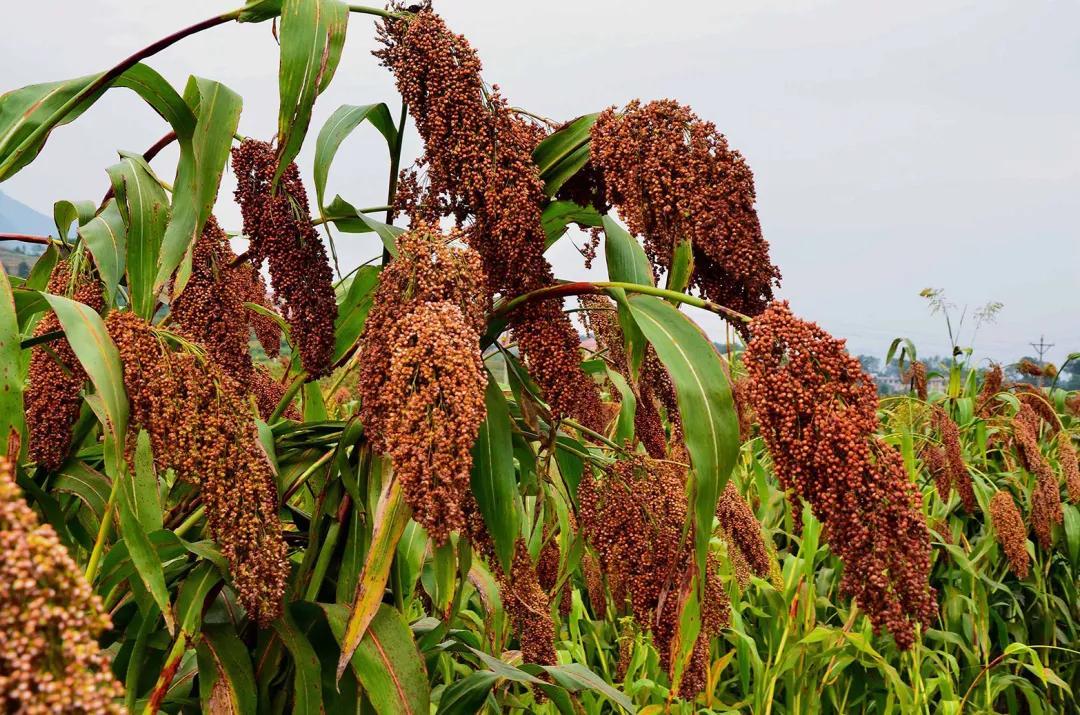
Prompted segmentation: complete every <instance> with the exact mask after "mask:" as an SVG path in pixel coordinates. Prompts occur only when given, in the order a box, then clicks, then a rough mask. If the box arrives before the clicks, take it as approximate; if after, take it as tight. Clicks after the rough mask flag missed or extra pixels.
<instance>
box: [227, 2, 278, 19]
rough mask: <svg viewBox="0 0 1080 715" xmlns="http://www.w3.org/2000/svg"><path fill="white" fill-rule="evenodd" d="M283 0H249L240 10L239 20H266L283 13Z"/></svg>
mask: <svg viewBox="0 0 1080 715" xmlns="http://www.w3.org/2000/svg"><path fill="white" fill-rule="evenodd" d="M281 2H282V0H248V1H247V2H246V3H244V7H243V9H242V10H241V11H240V16H239V17H238V18H237V21H238V22H264V21H266V20H272V19H273V18H275V17H277V16H279V15H280V14H281Z"/></svg>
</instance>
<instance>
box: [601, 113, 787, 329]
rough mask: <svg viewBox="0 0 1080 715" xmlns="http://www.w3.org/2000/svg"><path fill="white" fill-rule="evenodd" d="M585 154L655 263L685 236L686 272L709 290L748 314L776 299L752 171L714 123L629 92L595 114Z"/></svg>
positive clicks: (665, 265) (663, 266)
mask: <svg viewBox="0 0 1080 715" xmlns="http://www.w3.org/2000/svg"><path fill="white" fill-rule="evenodd" d="M591 160H592V162H593V163H594V164H595V165H596V166H597V167H599V169H600V170H601V171H602V172H603V177H604V184H605V186H606V188H607V200H608V201H609V202H610V203H612V204H614V205H615V206H616V207H617V208H618V209H619V215H620V216H621V217H622V218H623V219H624V220H625V221H626V223H627V225H628V227H629V228H630V231H631V232H633V233H635V234H637V235H639V236H641V237H642V238H643V240H644V242H645V250H646V252H647V253H648V254H649V257H650V258H651V259H652V261H653V264H654V266H655V267H656V269H658V270H667V269H669V268H670V267H671V260H672V254H673V251H674V248H675V246H676V243H677V242H678V241H681V240H690V241H691V244H692V247H693V253H694V275H693V278H692V281H693V283H694V284H695V285H697V286H698V287H699V288H700V289H701V292H702V295H704V296H705V297H706V298H708V299H709V300H712V301H715V302H717V303H720V304H721V305H724V306H727V307H729V308H733V309H734V310H737V311H740V312H742V313H745V314H747V315H751V316H753V315H757V314H758V313H760V312H761V311H762V310H763V309H764V308H765V306H766V305H767V304H768V302H769V301H770V300H772V289H773V284H774V283H776V282H777V281H778V280H779V278H780V272H779V270H778V269H777V268H776V266H774V265H773V264H772V263H771V261H770V259H769V244H768V242H767V241H766V240H765V238H764V237H763V236H762V234H761V224H760V222H759V221H758V216H757V212H756V211H755V210H754V202H755V200H756V197H755V193H754V177H753V173H752V172H751V171H750V167H749V166H748V165H747V163H746V161H745V160H744V159H743V157H742V155H741V154H739V152H737V151H735V150H733V149H731V148H730V147H729V146H728V142H727V139H726V138H725V137H724V135H723V134H720V133H719V132H718V131H717V130H716V126H715V125H714V124H712V123H711V122H706V121H703V120H701V119H700V118H699V117H698V116H697V115H696V114H694V112H693V111H692V110H691V109H690V108H689V107H686V106H682V105H680V104H679V103H678V102H675V101H673V100H670V99H665V100H658V101H654V102H649V103H647V104H642V103H641V102H640V101H637V100H635V101H633V102H630V103H629V104H628V105H627V106H626V107H625V108H624V109H623V110H622V111H616V110H615V109H614V108H610V109H607V110H605V111H604V112H602V113H601V114H600V116H599V118H598V119H597V120H596V123H595V124H594V125H593V128H592V145H591ZM736 327H737V328H738V329H739V330H744V327H743V325H742V324H740V325H738V326H736Z"/></svg>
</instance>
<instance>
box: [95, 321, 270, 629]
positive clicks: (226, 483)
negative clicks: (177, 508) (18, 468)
mask: <svg viewBox="0 0 1080 715" xmlns="http://www.w3.org/2000/svg"><path fill="white" fill-rule="evenodd" d="M106 326H107V328H108V329H109V335H110V336H111V337H112V339H113V342H115V343H116V346H117V348H118V349H119V351H120V357H121V360H122V362H123V365H124V387H125V389H126V390H127V394H128V399H129V401H130V403H131V425H132V428H133V429H134V428H140V427H141V428H143V429H145V430H146V431H147V433H148V434H149V435H150V443H151V446H152V448H153V452H154V461H155V462H156V463H157V464H158V466H159V468H161V469H165V468H172V469H173V470H175V472H176V475H177V477H179V478H180V479H181V480H183V481H185V482H188V483H190V484H193V485H195V486H197V487H198V488H199V492H200V495H201V497H202V500H203V504H204V505H205V506H206V516H207V520H208V522H209V525H210V532H211V534H212V535H213V537H214V539H215V540H216V541H217V543H218V545H219V546H220V548H221V552H222V554H223V555H224V556H225V558H226V559H227V560H228V562H229V569H230V571H231V573H232V578H233V584H234V585H235V587H236V591H237V593H238V594H239V597H240V602H241V603H242V604H243V606H244V608H245V609H247V611H248V614H249V616H250V617H251V618H252V619H253V620H256V621H258V622H259V624H260V625H264V626H265V625H266V624H268V623H269V622H270V621H272V620H274V619H275V618H277V616H278V615H279V614H280V613H281V608H282V599H283V596H284V592H285V580H286V578H287V577H288V574H289V564H288V560H287V553H286V546H285V541H284V540H283V538H282V530H281V522H280V521H279V519H278V494H277V486H276V482H275V479H274V474H273V471H272V468H271V466H270V463H269V460H268V459H267V457H266V454H265V452H263V450H262V447H261V446H260V444H259V441H258V435H257V433H256V428H255V423H254V421H253V420H252V418H251V413H250V410H249V409H248V407H247V405H246V404H245V402H244V397H243V392H242V390H241V387H240V385H239V384H238V383H236V381H235V380H233V379H232V378H231V377H229V376H228V375H225V374H224V373H221V372H220V371H219V370H218V369H217V368H216V367H215V366H214V365H213V363H208V362H203V361H201V360H200V359H199V358H197V357H196V356H195V355H193V354H191V353H189V352H173V351H171V350H169V349H167V348H166V347H165V345H164V344H163V342H162V340H161V339H160V338H159V337H158V336H157V335H156V334H155V333H154V332H153V330H152V328H151V327H150V326H149V324H147V323H146V322H145V321H143V320H142V319H141V318H139V317H138V316H136V315H134V314H133V313H127V312H113V313H111V314H110V315H109V317H108V318H107V319H106Z"/></svg>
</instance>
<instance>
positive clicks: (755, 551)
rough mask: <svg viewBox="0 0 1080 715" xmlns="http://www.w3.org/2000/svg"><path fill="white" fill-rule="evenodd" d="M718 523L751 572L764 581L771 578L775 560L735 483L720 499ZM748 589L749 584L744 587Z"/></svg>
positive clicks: (759, 525)
mask: <svg viewBox="0 0 1080 715" xmlns="http://www.w3.org/2000/svg"><path fill="white" fill-rule="evenodd" d="M716 520H717V522H718V523H719V526H720V533H721V536H722V537H723V539H724V541H725V542H727V544H728V546H729V547H730V548H729V550H730V549H734V550H735V551H737V552H738V554H739V558H741V559H742V560H743V562H744V563H745V564H746V566H747V567H749V569H750V571H751V572H753V574H754V575H755V576H758V577H760V578H768V577H769V574H770V573H771V571H772V566H773V558H772V556H771V555H770V553H769V549H768V547H767V546H766V545H765V540H764V539H763V538H762V535H761V524H760V523H759V522H758V520H757V518H756V517H755V516H754V512H753V511H752V510H751V509H750V505H749V504H747V503H746V500H745V499H743V497H742V494H740V493H739V489H738V487H737V486H736V485H735V482H734V480H731V479H729V480H728V483H727V486H726V487H725V488H724V491H723V492H722V493H721V494H720V499H719V500H717V502H716ZM742 585H743V586H745V585H746V584H745V582H744V583H742Z"/></svg>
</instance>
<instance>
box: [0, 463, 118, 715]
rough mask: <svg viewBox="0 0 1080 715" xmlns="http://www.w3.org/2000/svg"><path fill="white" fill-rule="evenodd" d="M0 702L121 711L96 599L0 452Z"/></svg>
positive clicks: (2, 706) (22, 709) (11, 706)
mask: <svg viewBox="0 0 1080 715" xmlns="http://www.w3.org/2000/svg"><path fill="white" fill-rule="evenodd" d="M0 552H2V553H3V554H4V558H3V559H2V560H0V583H3V587H2V588H0V710H2V711H3V712H6V713H120V712H123V708H122V707H121V706H120V703H119V702H117V699H118V698H120V697H122V696H123V692H122V690H121V688H120V685H119V684H118V683H117V682H116V681H115V680H114V678H113V675H112V670H111V668H110V658H109V655H108V654H107V653H106V652H105V651H103V650H102V649H101V648H100V647H99V646H98V641H97V639H98V637H99V636H100V635H101V634H102V632H103V631H105V630H106V629H107V628H109V626H110V622H109V617H108V615H106V614H105V613H104V612H103V610H102V606H101V599H99V598H98V597H97V595H96V594H95V593H94V592H93V589H92V588H91V587H90V584H88V583H87V582H86V579H84V578H83V575H82V569H80V568H79V566H78V564H76V563H75V560H74V559H72V558H71V556H70V555H69V554H68V552H67V549H65V548H64V545H63V544H62V543H61V542H60V539H59V538H58V537H57V535H56V532H55V531H53V528H52V526H50V525H48V524H41V523H39V522H38V518H37V515H36V514H35V513H34V512H33V510H32V509H31V508H30V507H29V506H28V505H27V504H26V502H25V501H24V500H23V497H22V494H21V493H20V491H19V488H18V487H17V486H16V484H15V474H14V466H13V465H12V463H11V462H9V461H8V460H7V459H5V458H4V457H0Z"/></svg>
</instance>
